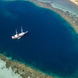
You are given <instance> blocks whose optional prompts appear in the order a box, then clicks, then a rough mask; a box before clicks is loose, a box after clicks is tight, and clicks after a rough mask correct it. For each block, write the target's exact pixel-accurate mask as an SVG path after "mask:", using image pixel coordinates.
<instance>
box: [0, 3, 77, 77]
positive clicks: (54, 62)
mask: <svg viewBox="0 0 78 78" xmlns="http://www.w3.org/2000/svg"><path fill="white" fill-rule="evenodd" d="M21 26H22V27H23V28H24V31H25V30H28V31H29V33H28V34H26V35H25V36H24V37H23V38H21V39H19V40H12V39H11V36H12V35H14V34H15V30H16V29H17V30H18V32H20V28H21ZM73 31H74V30H73V29H72V28H71V27H70V25H69V24H68V23H67V22H66V21H65V20H64V19H63V18H61V17H60V16H59V15H58V14H56V13H55V12H53V11H50V10H48V9H44V8H40V7H37V6H35V5H34V4H32V3H30V2H5V3H4V2H3V3H2V2H0V48H1V49H3V50H5V51H7V54H8V55H11V56H12V57H13V58H17V59H19V58H21V59H23V60H24V61H26V62H27V63H28V64H31V65H33V66H35V67H37V68H39V69H41V70H42V71H45V72H47V73H50V72H52V73H56V74H59V75H62V76H68V75H72V74H73V73H74V72H75V71H76V70H77V68H78V53H77V52H78V49H77V42H76V39H75V38H74V36H73V34H72V33H71V32H73Z"/></svg>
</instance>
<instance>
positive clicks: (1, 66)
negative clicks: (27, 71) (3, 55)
mask: <svg viewBox="0 0 78 78" xmlns="http://www.w3.org/2000/svg"><path fill="white" fill-rule="evenodd" d="M0 78H22V77H21V76H20V75H19V74H17V73H14V72H13V70H12V69H11V67H10V68H6V62H4V61H3V60H1V59H0Z"/></svg>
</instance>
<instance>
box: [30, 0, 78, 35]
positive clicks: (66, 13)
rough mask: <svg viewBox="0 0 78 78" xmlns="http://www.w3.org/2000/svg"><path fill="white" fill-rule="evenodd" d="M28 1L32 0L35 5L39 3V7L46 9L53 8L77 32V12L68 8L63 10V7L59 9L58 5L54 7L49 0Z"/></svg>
mask: <svg viewBox="0 0 78 78" xmlns="http://www.w3.org/2000/svg"><path fill="white" fill-rule="evenodd" d="M29 1H30V2H33V3H34V4H36V5H39V6H40V7H43V8H48V9H50V10H53V11H54V12H56V13H58V14H59V15H60V16H62V17H63V18H64V19H65V20H67V22H68V23H69V24H70V25H71V27H72V28H73V29H74V30H75V31H76V33H77V34H78V16H77V14H74V13H72V12H71V11H70V10H64V9H60V8H58V7H54V6H52V4H53V3H51V2H47V1H46V2H45V1H39V0H29ZM70 2H71V1H70Z"/></svg>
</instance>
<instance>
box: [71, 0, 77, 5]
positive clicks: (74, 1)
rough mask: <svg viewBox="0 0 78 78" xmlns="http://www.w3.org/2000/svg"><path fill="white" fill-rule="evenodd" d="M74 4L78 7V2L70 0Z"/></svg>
mask: <svg viewBox="0 0 78 78" xmlns="http://www.w3.org/2000/svg"><path fill="white" fill-rule="evenodd" d="M70 1H71V2H72V3H74V4H76V5H78V2H76V0H70Z"/></svg>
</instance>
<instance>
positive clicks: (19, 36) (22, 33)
mask: <svg viewBox="0 0 78 78" xmlns="http://www.w3.org/2000/svg"><path fill="white" fill-rule="evenodd" d="M27 33H28V31H26V32H24V31H23V29H22V27H21V33H17V30H16V34H15V35H13V36H11V37H12V39H20V38H22V37H23V36H24V35H25V34H27Z"/></svg>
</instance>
